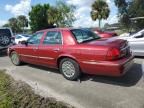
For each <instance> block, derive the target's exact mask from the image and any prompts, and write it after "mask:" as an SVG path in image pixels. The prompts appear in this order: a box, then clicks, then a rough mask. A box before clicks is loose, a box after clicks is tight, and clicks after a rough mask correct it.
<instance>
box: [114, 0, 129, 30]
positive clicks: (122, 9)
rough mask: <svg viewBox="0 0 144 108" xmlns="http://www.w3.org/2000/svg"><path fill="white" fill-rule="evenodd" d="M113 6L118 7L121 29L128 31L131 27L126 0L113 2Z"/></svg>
mask: <svg viewBox="0 0 144 108" xmlns="http://www.w3.org/2000/svg"><path fill="white" fill-rule="evenodd" d="M114 2H115V5H116V6H117V7H118V17H119V22H120V24H121V27H122V28H125V29H127V30H128V31H129V29H130V27H131V20H130V16H129V13H128V6H129V3H128V2H126V0H115V1H114Z"/></svg>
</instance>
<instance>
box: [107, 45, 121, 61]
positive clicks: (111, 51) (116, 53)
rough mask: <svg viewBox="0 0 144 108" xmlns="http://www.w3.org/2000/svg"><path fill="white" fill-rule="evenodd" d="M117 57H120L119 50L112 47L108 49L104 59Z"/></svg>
mask: <svg viewBox="0 0 144 108" xmlns="http://www.w3.org/2000/svg"><path fill="white" fill-rule="evenodd" d="M119 57H120V50H119V49H117V48H112V49H109V51H108V53H107V56H106V60H115V59H118V58H119Z"/></svg>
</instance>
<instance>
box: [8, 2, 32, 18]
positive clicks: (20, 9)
mask: <svg viewBox="0 0 144 108" xmlns="http://www.w3.org/2000/svg"><path fill="white" fill-rule="evenodd" d="M30 9H31V0H20V2H19V3H18V4H15V5H10V4H7V5H6V6H5V10H6V11H9V12H10V13H12V14H13V15H14V16H18V15H26V16H27V15H28V12H29V11H30Z"/></svg>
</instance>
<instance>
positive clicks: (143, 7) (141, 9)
mask: <svg viewBox="0 0 144 108" xmlns="http://www.w3.org/2000/svg"><path fill="white" fill-rule="evenodd" d="M128 14H129V16H130V18H135V17H144V0H132V2H131V3H130V4H129V7H128ZM133 27H135V29H143V28H144V19H138V20H135V21H134V24H133Z"/></svg>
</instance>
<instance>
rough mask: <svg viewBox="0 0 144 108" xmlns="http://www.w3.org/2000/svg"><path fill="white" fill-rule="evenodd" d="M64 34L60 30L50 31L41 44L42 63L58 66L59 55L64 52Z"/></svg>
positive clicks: (40, 59)
mask: <svg viewBox="0 0 144 108" xmlns="http://www.w3.org/2000/svg"><path fill="white" fill-rule="evenodd" d="M62 43H63V42H62V35H61V32H60V31H48V32H47V33H46V36H45V38H44V39H43V42H42V44H40V46H39V61H40V62H41V64H43V65H46V66H49V67H56V64H57V63H56V61H57V58H58V56H59V55H60V54H61V53H62V47H63V46H62Z"/></svg>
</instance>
